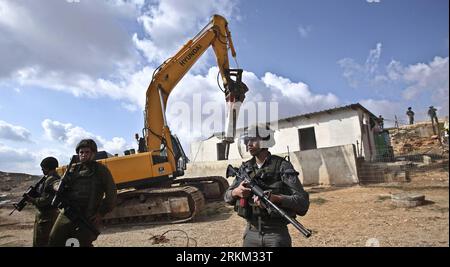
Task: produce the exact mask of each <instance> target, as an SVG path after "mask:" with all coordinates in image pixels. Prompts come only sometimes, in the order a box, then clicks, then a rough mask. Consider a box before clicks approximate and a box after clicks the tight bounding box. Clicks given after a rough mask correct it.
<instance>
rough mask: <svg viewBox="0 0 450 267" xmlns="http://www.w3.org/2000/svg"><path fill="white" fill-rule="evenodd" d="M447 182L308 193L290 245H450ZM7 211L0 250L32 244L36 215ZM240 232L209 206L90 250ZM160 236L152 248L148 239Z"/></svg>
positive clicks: (116, 234)
mask: <svg viewBox="0 0 450 267" xmlns="http://www.w3.org/2000/svg"><path fill="white" fill-rule="evenodd" d="M448 185H449V177H448V171H445V170H441V171H432V172H427V173H419V174H416V175H415V176H413V177H412V181H411V182H409V183H395V184H376V185H371V186H359V185H356V186H352V187H343V188H337V187H328V188H320V187H310V188H306V189H307V191H308V192H309V193H310V199H311V206H310V210H309V212H308V214H307V215H306V216H304V217H301V218H298V219H299V220H300V222H301V223H302V224H303V225H305V226H306V227H308V228H310V229H312V230H313V235H312V237H310V238H309V239H306V238H304V237H303V236H302V235H301V234H300V233H299V232H297V230H296V229H295V228H293V227H291V226H290V227H289V230H290V232H291V236H292V239H293V246H295V247H305V246H306V247H317V246H319V247H322V246H326V247H330V246H331V247H336V246H344V247H353V246H357V247H360V246H366V245H368V244H370V245H372V246H373V245H376V244H377V242H378V244H379V245H380V246H386V247H392V246H394V247H398V246H449V187H448ZM401 192H417V193H421V194H424V195H425V198H426V203H425V205H422V206H418V207H414V208H400V207H396V206H395V205H393V204H392V202H391V198H390V194H396V193H401ZM9 212H10V209H9V207H8V208H7V207H6V206H3V207H1V208H0V246H31V243H32V228H33V221H34V210H33V209H32V208H26V209H24V210H23V211H22V212H20V213H19V212H16V213H15V214H14V215H12V216H8V214H9ZM244 227H245V222H244V220H243V219H242V218H240V217H239V216H237V215H236V214H235V213H234V212H233V209H232V207H231V206H227V205H225V204H224V203H223V202H213V203H209V204H208V205H207V208H206V209H205V210H204V211H203V212H202V213H201V215H200V216H199V217H198V218H197V219H196V221H195V222H189V223H182V224H171V225H135V226H126V227H125V226H121V227H113V228H107V229H103V233H102V235H100V236H99V238H98V240H96V241H95V243H94V245H95V246H107V247H108V246H114V247H119V246H149V247H150V246H177V247H183V246H199V247H212V246H214V247H236V246H241V244H242V233H243V230H244ZM166 231H169V232H167V233H165V232H166ZM164 233H165V234H164ZM163 234H164V237H165V238H164V239H163V240H161V241H160V242H158V243H156V244H154V241H155V239H154V238H152V237H155V236H160V235H163ZM188 240H189V243H188ZM374 240H375V241H374Z"/></svg>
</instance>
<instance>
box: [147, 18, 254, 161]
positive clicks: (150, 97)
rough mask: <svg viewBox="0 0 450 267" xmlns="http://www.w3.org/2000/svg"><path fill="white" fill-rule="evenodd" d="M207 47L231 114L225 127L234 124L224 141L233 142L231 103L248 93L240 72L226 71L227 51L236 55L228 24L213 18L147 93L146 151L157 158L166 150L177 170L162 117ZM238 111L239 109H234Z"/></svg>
mask: <svg viewBox="0 0 450 267" xmlns="http://www.w3.org/2000/svg"><path fill="white" fill-rule="evenodd" d="M210 46H212V47H213V49H214V53H215V55H216V59H217V65H218V67H219V71H220V74H221V77H222V83H223V86H224V88H225V92H224V93H225V100H226V102H227V104H228V108H229V109H228V111H229V113H230V114H228V117H230V116H231V118H232V119H227V123H232V124H233V125H232V126H231V127H230V125H226V129H232V134H227V136H228V137H229V138H228V139H227V140H228V141H229V142H230V140H233V139H234V132H235V128H236V126H235V122H236V117H237V113H238V112H239V110H238V109H236V107H235V106H234V103H236V102H242V101H243V100H244V98H245V92H247V90H248V89H247V86H246V85H245V84H244V83H242V81H241V75H242V70H241V69H230V68H229V58H228V49H230V50H231V55H232V56H233V57H235V56H236V52H235V49H234V46H233V42H232V39H231V34H230V31H229V30H228V23H227V21H226V19H225V18H223V17H222V16H220V15H214V16H212V19H211V21H210V22H209V24H208V25H206V26H205V27H204V28H203V29H202V30H201V31H200V32H199V33H198V34H197V35H196V36H195V37H194V38H193V39H191V40H189V41H188V42H187V43H186V44H185V45H184V46H183V47H182V48H181V49H180V50H179V51H178V52H177V53H176V54H175V55H174V56H173V57H171V58H169V59H168V60H166V61H165V62H164V63H163V64H161V65H160V66H159V67H158V68H157V69H156V70H155V72H154V74H153V77H152V81H151V82H150V85H149V87H148V89H147V93H146V105H145V116H144V117H145V118H144V120H145V123H144V131H143V132H144V138H145V141H146V148H147V151H149V152H152V154H153V155H159V154H160V152H162V150H164V149H167V150H168V152H166V153H165V154H166V155H167V158H168V161H169V162H170V164H171V165H172V166H176V162H175V161H176V159H175V155H174V153H173V143H172V138H171V133H170V129H169V127H168V124H167V120H166V116H165V111H166V104H167V101H168V98H169V95H170V93H171V92H172V90H173V89H174V88H175V86H176V85H177V83H178V82H179V81H180V80H181V79H182V78H183V76H184V75H185V74H186V73H187V72H188V71H189V69H190V68H191V67H192V66H193V65H194V63H195V62H196V61H197V60H198V59H199V58H200V57H201V56H202V54H203V53H204V52H205V51H206V50H207V49H208V48H209V47H210ZM233 77H235V80H233ZM237 107H239V106H238V105H237ZM228 131H229V130H228ZM230 135H231V138H230ZM231 142H232V141H231Z"/></svg>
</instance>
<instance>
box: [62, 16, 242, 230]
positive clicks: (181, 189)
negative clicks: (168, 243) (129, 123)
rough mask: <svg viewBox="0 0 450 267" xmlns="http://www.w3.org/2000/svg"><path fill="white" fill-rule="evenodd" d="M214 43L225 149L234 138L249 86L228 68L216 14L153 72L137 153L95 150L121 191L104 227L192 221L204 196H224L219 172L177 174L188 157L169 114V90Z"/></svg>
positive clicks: (228, 42) (227, 40) (227, 37)
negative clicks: (224, 110)
mask: <svg viewBox="0 0 450 267" xmlns="http://www.w3.org/2000/svg"><path fill="white" fill-rule="evenodd" d="M210 46H212V48H213V49H214V53H215V55H216V59H217V65H218V67H219V72H220V75H221V78H222V84H223V88H224V89H223V92H224V94H225V100H226V104H227V107H228V109H227V118H226V125H225V129H226V130H225V132H226V134H225V137H226V138H224V139H223V142H224V143H225V145H226V147H227V148H229V144H230V143H232V142H233V140H234V135H235V130H236V119H237V115H238V113H239V105H238V104H237V105H235V104H236V103H242V102H243V100H244V98H245V93H246V92H247V91H248V88H247V86H246V85H245V84H244V83H243V82H242V69H230V66H229V58H228V50H231V55H232V56H233V57H234V58H235V57H236V52H235V49H234V46H233V42H232V39H231V34H230V31H229V30H228V23H227V21H226V19H225V18H223V17H222V16H220V15H213V16H212V18H211V21H210V22H209V23H208V24H207V25H206V26H205V27H204V28H203V29H202V30H201V31H200V32H199V33H198V34H197V35H196V36H195V37H194V38H193V39H191V40H189V41H188V42H187V43H186V44H185V45H184V46H183V47H182V48H181V49H180V50H179V51H178V52H177V53H176V54H175V55H174V56H173V57H171V58H169V59H167V60H166V61H165V62H164V63H162V64H161V65H160V66H159V67H158V68H157V69H156V70H155V71H154V73H153V77H152V80H151V82H150V85H149V86H148V89H147V93H146V105H145V112H144V114H145V115H144V128H143V130H142V135H143V137H140V138H139V135H138V134H136V136H135V137H136V139H137V140H138V143H139V149H138V151H137V153H135V151H134V150H133V149H131V150H127V151H125V155H123V156H118V155H116V156H111V155H110V154H108V153H106V152H99V153H98V154H97V161H99V162H101V163H103V164H104V165H106V166H107V167H108V169H109V170H110V171H111V174H112V176H113V178H114V181H115V183H116V185H117V188H118V190H119V191H118V201H117V206H116V207H115V209H114V210H113V211H112V212H111V213H109V214H107V215H106V216H105V218H104V223H105V224H106V225H108V224H122V223H130V222H132V223H147V222H161V221H163V222H183V221H189V220H191V219H192V218H194V217H195V216H196V215H197V214H198V213H199V212H200V211H201V210H202V208H203V206H204V204H205V200H208V199H220V198H221V197H222V196H223V193H224V192H225V190H226V189H227V187H228V182H227V180H226V179H225V178H223V177H221V176H209V177H192V178H179V177H181V176H183V175H184V170H186V163H187V160H188V159H187V157H186V155H185V153H184V151H183V148H182V147H181V145H180V142H179V140H178V138H177V137H176V136H175V135H172V134H171V132H170V129H169V127H168V124H167V120H166V116H165V111H166V103H167V100H168V97H169V95H170V93H171V92H172V90H173V89H174V88H175V86H176V84H177V83H178V82H179V81H180V80H181V79H182V78H183V76H184V75H185V74H186V73H187V72H188V70H189V69H190V68H191V67H192V66H193V64H194V63H195V62H196V61H197V60H198V59H199V58H200V57H201V55H202V54H203V53H204V52H205V51H206V50H207V49H208V48H209V47H210ZM218 78H219V77H218ZM219 87H220V86H219ZM226 151H228V149H226ZM226 153H227V152H226ZM62 171H63V169H62V170H60V172H62Z"/></svg>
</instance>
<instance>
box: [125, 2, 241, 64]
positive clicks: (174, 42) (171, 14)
mask: <svg viewBox="0 0 450 267" xmlns="http://www.w3.org/2000/svg"><path fill="white" fill-rule="evenodd" d="M235 12H236V1H234V0H233V1H225V0H216V1H210V0H198V1H196V2H195V4H192V2H190V1H176V0H161V1H159V2H158V4H157V5H154V6H151V7H150V8H149V10H148V11H147V12H145V13H144V14H142V15H141V16H140V17H139V18H138V22H139V23H140V24H141V25H142V27H143V28H144V32H145V36H143V37H138V36H137V34H135V35H134V36H133V41H134V43H135V44H136V47H137V48H138V49H140V50H141V51H142V52H143V53H144V55H145V56H146V58H147V60H148V61H149V62H151V63H155V64H158V65H159V64H160V63H161V62H163V61H164V60H166V59H167V58H169V57H170V56H172V55H173V54H175V52H176V51H177V50H178V49H179V48H181V46H182V45H183V44H184V43H185V42H186V41H188V40H189V39H192V38H193V37H194V36H195V34H197V33H198V32H199V31H200V29H202V28H203V26H205V25H206V24H207V23H208V22H209V19H210V16H211V14H220V15H222V16H224V17H225V18H227V19H230V18H231V17H232V15H234V13H235ZM230 30H231V31H232V29H230ZM201 61H202V62H205V61H204V59H201ZM197 65H199V64H198V63H197Z"/></svg>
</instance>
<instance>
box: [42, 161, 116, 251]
mask: <svg viewBox="0 0 450 267" xmlns="http://www.w3.org/2000/svg"><path fill="white" fill-rule="evenodd" d="M66 178H67V180H66V187H65V188H64V189H63V197H64V198H65V199H67V200H68V201H69V202H70V203H72V205H74V206H76V207H77V208H78V209H79V210H80V211H81V213H82V214H83V215H84V216H85V218H87V219H92V218H93V217H94V216H98V215H100V216H104V215H105V214H107V213H108V212H110V211H111V210H112V209H113V208H114V205H115V201H116V197H117V192H116V185H115V183H114V180H113V178H112V175H111V173H110V171H109V170H108V168H107V167H106V166H104V165H103V164H101V163H98V162H96V161H88V162H86V163H83V164H77V165H75V166H74V167H72V170H71V171H70V173H69V175H66V177H65V178H64V179H66ZM69 238H76V239H77V240H78V242H79V243H80V246H83V247H87V246H93V245H92V242H93V241H95V240H96V239H97V236H96V235H94V234H93V233H92V232H91V231H90V230H89V229H87V228H86V227H84V226H83V225H76V224H74V223H73V222H71V221H70V220H69V219H68V218H67V217H66V216H65V215H64V211H63V212H61V214H60V215H59V216H58V218H57V219H56V222H55V225H54V226H53V229H52V231H51V234H50V242H49V244H50V246H65V245H66V241H67V240H68V239H69Z"/></svg>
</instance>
